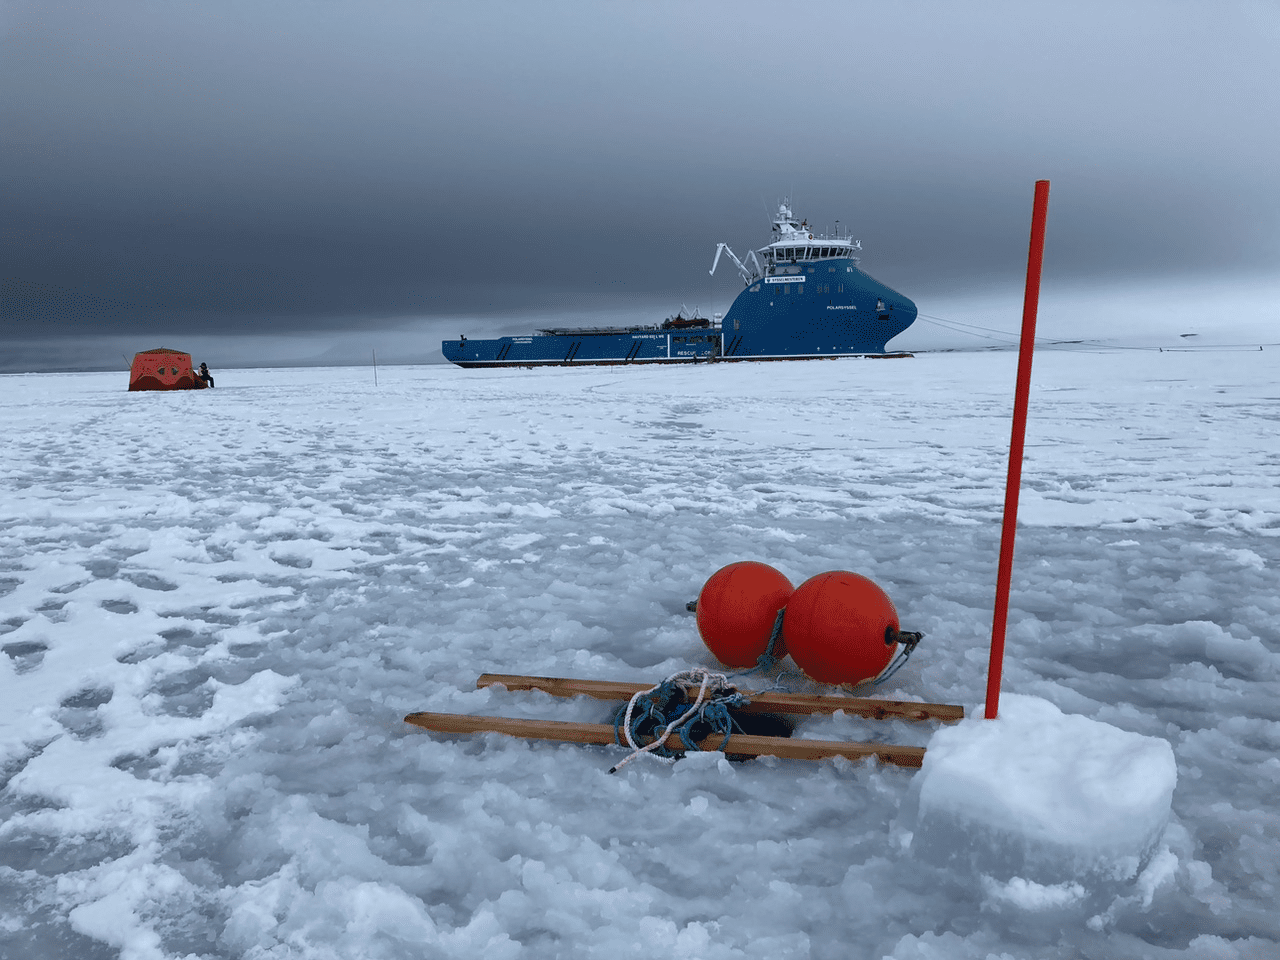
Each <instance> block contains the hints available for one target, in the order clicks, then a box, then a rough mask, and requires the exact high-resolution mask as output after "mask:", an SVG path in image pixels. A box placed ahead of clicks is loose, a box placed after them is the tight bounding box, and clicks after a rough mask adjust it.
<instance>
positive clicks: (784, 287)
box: [782, 283, 791, 293]
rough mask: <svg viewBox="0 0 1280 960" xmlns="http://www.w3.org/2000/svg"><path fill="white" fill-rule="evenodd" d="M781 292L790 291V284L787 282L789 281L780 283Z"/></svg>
mask: <svg viewBox="0 0 1280 960" xmlns="http://www.w3.org/2000/svg"><path fill="white" fill-rule="evenodd" d="M782 292H783V293H790V292H791V284H789V283H784V284H783V285H782Z"/></svg>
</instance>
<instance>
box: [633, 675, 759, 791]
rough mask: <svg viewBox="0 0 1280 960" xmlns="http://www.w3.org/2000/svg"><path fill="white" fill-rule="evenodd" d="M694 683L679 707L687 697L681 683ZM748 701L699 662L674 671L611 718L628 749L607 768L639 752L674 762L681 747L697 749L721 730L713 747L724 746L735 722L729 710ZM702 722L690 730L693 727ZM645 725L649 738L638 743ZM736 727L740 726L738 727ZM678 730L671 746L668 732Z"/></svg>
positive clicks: (724, 679)
mask: <svg viewBox="0 0 1280 960" xmlns="http://www.w3.org/2000/svg"><path fill="white" fill-rule="evenodd" d="M695 683H697V684H699V687H698V696H697V697H696V698H695V699H694V701H693V703H692V704H691V705H690V706H689V707H688V709H682V708H683V707H684V704H685V703H686V701H687V693H686V690H685V687H686V686H692V685H693V684H695ZM748 702H749V701H748V700H747V698H746V697H745V696H743V695H742V694H741V693H739V692H738V691H737V689H735V688H734V686H733V684H731V683H730V682H729V678H728V677H726V676H725V675H724V674H723V673H712V672H710V671H709V670H706V669H704V668H702V667H696V668H695V669H693V670H685V671H681V672H680V673H673V674H672V675H671V676H669V677H667V679H666V680H663V681H662V682H661V683H659V684H657V685H656V686H654V687H652V688H650V689H648V690H641V691H639V692H638V693H636V694H635V695H634V696H632V698H631V699H630V700H629V701H627V706H626V709H625V710H620V711H619V712H618V716H617V717H616V718H615V720H614V725H613V735H614V740H615V741H616V742H617V743H618V744H619V745H621V744H622V741H623V738H624V737H625V738H626V743H627V746H629V747H631V750H632V753H631V755H630V756H628V757H627V758H626V759H624V760H623V761H622V762H621V763H618V764H616V765H615V766H613V767H611V768H610V770H609V772H610V773H617V772H618V771H619V770H621V769H622V768H623V767H625V766H626V765H627V764H628V763H630V762H631V761H632V760H634V759H635V758H636V757H638V756H640V755H641V754H648V755H649V756H652V757H656V758H657V759H659V760H662V761H664V762H667V763H674V762H675V760H676V759H677V758H678V756H679V754H680V752H681V751H683V750H686V749H688V750H700V749H702V748H701V747H699V746H698V743H699V741H700V740H702V739H704V738H706V737H709V736H711V735H712V734H716V733H720V734H723V735H724V739H723V740H722V741H721V742H720V746H719V747H717V748H716V749H723V748H724V746H725V744H726V743H728V742H729V735H730V734H731V733H732V732H733V728H734V727H735V726H736V724H735V722H734V719H733V716H732V715H731V714H730V713H729V710H730V709H737V708H741V707H745V706H746V705H747V703H748ZM695 725H696V726H699V727H701V729H700V730H698V731H695V730H694V727H695ZM646 726H648V727H649V730H648V732H647V735H648V736H652V737H653V739H652V740H650V742H649V743H646V744H643V745H641V744H640V743H638V742H637V740H638V739H639V738H641V737H644V736H646V732H644V731H642V728H644V727H646ZM739 729H741V728H739ZM673 733H674V734H677V735H678V737H679V741H680V746H679V747H677V748H676V750H672V749H670V748H668V747H667V746H665V744H666V742H667V740H668V739H669V738H670V737H671V735H672V734H673Z"/></svg>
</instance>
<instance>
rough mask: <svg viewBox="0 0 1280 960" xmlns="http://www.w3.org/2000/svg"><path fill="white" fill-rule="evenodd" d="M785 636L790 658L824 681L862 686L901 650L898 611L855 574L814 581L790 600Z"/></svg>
mask: <svg viewBox="0 0 1280 960" xmlns="http://www.w3.org/2000/svg"><path fill="white" fill-rule="evenodd" d="M782 635H783V636H784V637H785V638H786V641H787V651H788V652H789V653H790V654H791V659H792V660H794V661H795V662H796V665H797V666H798V667H799V668H800V669H801V670H803V671H804V672H805V673H806V674H807V675H808V676H810V677H812V678H813V679H814V680H817V681H819V682H821V683H851V684H856V683H862V682H864V681H866V680H870V679H872V678H874V677H876V676H878V675H879V674H880V672H881V671H882V670H884V668H885V667H887V666H888V665H889V661H890V660H892V659H893V655H894V652H895V651H896V650H897V649H898V644H897V637H898V611H897V610H895V609H894V607H893V601H891V600H890V599H889V597H888V595H887V594H886V593H885V592H884V591H883V590H881V589H880V588H879V587H878V586H876V584H875V583H873V582H872V581H870V580H868V579H867V578H866V577H864V576H861V575H860V574H857V573H849V572H848V571H845V570H836V571H832V572H831V573H820V574H818V575H817V576H816V577H810V578H809V579H808V580H806V581H805V582H804V583H802V584H800V586H799V587H797V588H796V591H795V593H793V594H792V595H791V599H790V600H788V601H787V614H786V617H785V618H784V619H783V621H782Z"/></svg>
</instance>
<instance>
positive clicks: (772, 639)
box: [733, 607, 787, 677]
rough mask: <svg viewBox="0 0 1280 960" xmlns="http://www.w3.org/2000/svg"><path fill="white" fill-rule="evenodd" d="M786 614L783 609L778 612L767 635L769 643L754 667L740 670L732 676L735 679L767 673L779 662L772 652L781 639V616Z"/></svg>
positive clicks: (778, 658) (785, 609)
mask: <svg viewBox="0 0 1280 960" xmlns="http://www.w3.org/2000/svg"><path fill="white" fill-rule="evenodd" d="M786 612H787V608H786V607H783V608H782V609H781V610H779V611H778V615H777V617H775V618H774V621H773V630H772V631H771V632H770V634H769V642H768V643H767V644H766V645H765V648H764V653H762V654H760V656H759V657H757V658H756V665H755V666H754V667H752V668H751V669H750V670H742V671H740V672H738V673H735V674H733V676H735V677H749V676H751V675H752V674H753V673H768V672H769V671H770V670H772V669H773V668H774V667H776V666H777V665H778V663H779V662H780V661H781V659H782V658H781V657H775V656H774V655H773V651H774V650H775V649H776V648H777V646H778V641H779V640H781V639H782V615H783V614H784V613H786Z"/></svg>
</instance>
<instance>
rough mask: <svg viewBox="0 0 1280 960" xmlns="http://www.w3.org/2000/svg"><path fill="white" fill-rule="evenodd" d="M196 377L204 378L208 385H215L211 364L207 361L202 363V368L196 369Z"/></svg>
mask: <svg viewBox="0 0 1280 960" xmlns="http://www.w3.org/2000/svg"><path fill="white" fill-rule="evenodd" d="M196 378H197V379H199V380H203V381H204V382H205V385H206V386H210V387H212V386H213V377H212V376H210V375H209V365H208V364H207V363H202V364H200V369H199V370H197V371H196Z"/></svg>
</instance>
